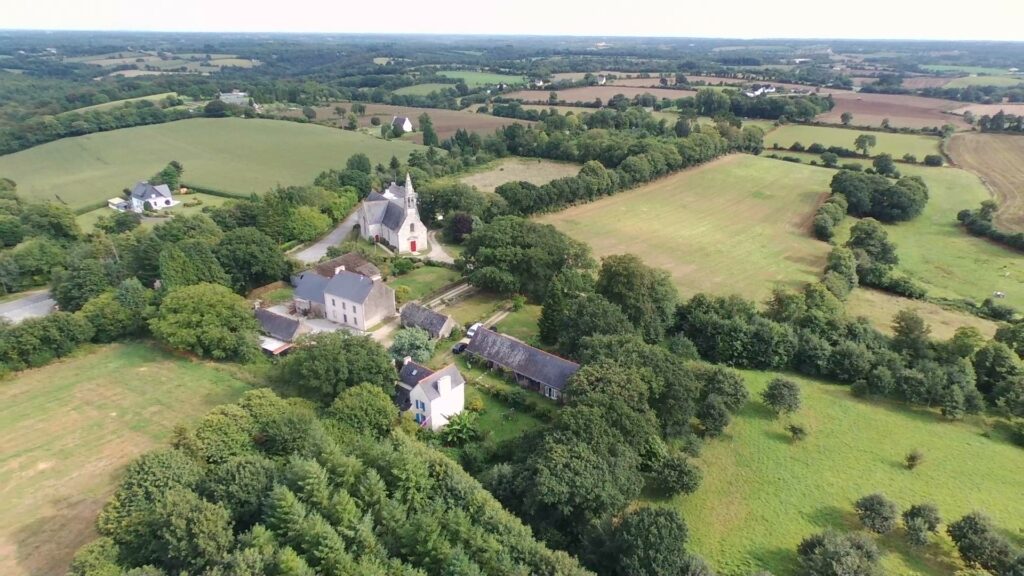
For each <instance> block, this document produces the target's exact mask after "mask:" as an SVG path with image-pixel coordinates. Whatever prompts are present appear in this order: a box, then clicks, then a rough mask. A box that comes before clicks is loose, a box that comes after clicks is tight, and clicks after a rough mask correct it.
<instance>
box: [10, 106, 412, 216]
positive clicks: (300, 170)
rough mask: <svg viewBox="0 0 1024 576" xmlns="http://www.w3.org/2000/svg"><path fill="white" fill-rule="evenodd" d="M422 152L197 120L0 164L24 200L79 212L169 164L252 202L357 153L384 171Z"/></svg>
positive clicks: (402, 145) (67, 142)
mask: <svg viewBox="0 0 1024 576" xmlns="http://www.w3.org/2000/svg"><path fill="white" fill-rule="evenodd" d="M419 148H420V147H419V146H418V145H416V144H411V143H409V142H402V141H396V140H391V141H386V140H382V139H379V138H373V137H369V136H365V135H362V134H356V133H353V132H349V131H345V130H338V129H334V128H327V127H324V126H317V125H313V124H298V123H295V122H283V121H278V120H243V119H241V118H217V119H214V118H197V119H192V120H181V121H178V122H170V123H167V124H157V125H152V126H140V127H136V128H125V129H123V130H113V131H110V132H100V133H96V134H90V135H87V136H78V137H75V138H64V139H62V140H57V141H55V142H50V143H48V144H43V145H41V146H36V147H34V148H30V149H28V150H23V151H21V152H17V153H15V154H8V155H6V156H0V175H3V177H6V178H10V179H12V180H14V181H15V182H17V183H18V192H19V194H21V195H22V196H23V197H24V198H27V199H29V200H37V201H42V200H54V199H57V198H59V199H61V200H63V201H64V202H65V203H67V204H68V205H69V206H70V207H71V208H73V209H77V208H82V207H85V206H88V205H90V204H94V203H97V202H102V201H105V200H106V199H107V198H111V197H114V196H119V195H120V194H121V190H122V189H123V188H125V187H130V186H131V185H132V184H134V183H135V182H136V181H138V180H143V179H146V178H149V177H150V176H152V175H153V174H155V173H156V172H157V171H159V170H160V169H161V168H163V167H164V166H166V165H167V163H168V162H170V161H171V160H177V161H178V162H181V163H182V164H183V165H184V166H185V176H184V178H183V181H184V182H186V183H188V184H190V185H193V186H199V187H202V188H210V189H214V190H223V191H226V192H232V193H237V194H240V195H248V194H250V193H253V192H256V193H261V192H265V191H266V190H269V189H270V188H273V187H274V186H276V185H278V184H281V185H290V184H310V183H312V181H313V179H314V178H315V177H316V175H317V174H319V173H320V172H321V171H323V170H326V169H328V168H337V167H343V166H344V165H345V160H346V159H347V158H348V157H349V156H350V155H352V154H354V153H356V152H362V153H365V154H366V155H367V156H369V157H370V160H371V161H372V162H374V163H377V162H385V163H386V162H387V161H388V160H389V159H390V158H391V156H392V155H397V156H399V157H402V158H404V157H406V156H408V155H409V153H410V152H412V151H413V150H416V149H419Z"/></svg>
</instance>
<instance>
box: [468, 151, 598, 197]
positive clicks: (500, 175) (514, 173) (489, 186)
mask: <svg viewBox="0 0 1024 576" xmlns="http://www.w3.org/2000/svg"><path fill="white" fill-rule="evenodd" d="M579 171H580V165H579V164H572V163H571V162H553V161H551V160H541V159H539V158H505V159H503V160H499V161H498V162H496V163H494V164H490V165H488V167H487V170H485V171H481V172H474V173H472V174H468V175H466V176H463V177H462V178H460V180H461V181H462V182H464V183H466V184H469V185H470V186H476V187H477V188H478V189H479V190H480V191H482V192H494V189H495V188H497V187H498V186H501V185H502V184H504V183H506V182H513V181H520V180H522V181H526V182H530V183H531V184H536V185H538V186H540V185H542V184H547V183H548V182H551V181H552V180H555V179H557V178H565V177H566V176H575V175H576V174H578V173H579Z"/></svg>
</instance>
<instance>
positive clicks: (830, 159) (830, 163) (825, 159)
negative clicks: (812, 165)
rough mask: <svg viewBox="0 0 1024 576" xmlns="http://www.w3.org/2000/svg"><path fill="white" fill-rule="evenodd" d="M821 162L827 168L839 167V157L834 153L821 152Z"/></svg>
mask: <svg viewBox="0 0 1024 576" xmlns="http://www.w3.org/2000/svg"><path fill="white" fill-rule="evenodd" d="M821 162H822V164H824V165H825V167H827V168H835V167H836V166H838V165H839V155H837V154H835V153H834V152H822V154H821Z"/></svg>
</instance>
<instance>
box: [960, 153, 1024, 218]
mask: <svg viewBox="0 0 1024 576" xmlns="http://www.w3.org/2000/svg"><path fill="white" fill-rule="evenodd" d="M947 150H948V151H949V155H950V157H951V158H952V159H953V161H954V162H956V163H957V164H958V165H960V166H962V167H964V168H966V169H967V170H970V171H971V172H974V173H975V174H977V175H978V176H979V177H980V178H981V179H982V181H984V182H985V184H986V185H987V186H988V187H989V188H990V189H991V190H992V195H993V197H994V198H993V199H994V200H995V201H996V203H997V204H999V211H998V212H996V217H995V221H996V223H997V224H998V225H999V226H1002V227H1004V228H1006V229H1007V230H1013V231H1017V232H1020V231H1024V162H1022V161H1021V159H1022V158H1024V138H1016V137H1014V136H1010V135H1003V134H973V133H972V134H956V135H954V136H953V138H951V139H950V141H949V145H948V147H947Z"/></svg>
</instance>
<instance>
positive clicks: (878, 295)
mask: <svg viewBox="0 0 1024 576" xmlns="http://www.w3.org/2000/svg"><path fill="white" fill-rule="evenodd" d="M907 308H909V309H911V310H914V311H916V312H917V313H918V314H920V315H921V317H922V318H924V320H925V322H927V323H928V325H929V326H930V327H931V329H932V334H931V336H932V338H934V339H937V340H947V339H949V337H950V336H952V335H953V333H954V332H956V329H957V328H960V327H961V326H973V327H975V328H977V329H978V330H979V331H980V332H981V333H982V334H984V335H985V337H986V338H991V337H992V336H993V335H995V333H996V323H995V322H992V321H991V320H985V319H984V318H979V317H977V316H974V315H971V314H967V313H964V312H958V311H956V310H946V309H945V308H942V307H941V306H938V305H937V304H932V303H930V302H923V301H921V300H910V299H909V298H902V297H900V296H896V295H893V294H889V293H886V292H882V291H879V290H873V289H871V288H864V287H861V288H858V289H856V290H854V291H853V293H852V294H850V297H849V298H848V299H847V300H846V312H847V313H848V314H850V315H851V316H864V317H865V318H867V319H868V320H870V321H871V324H872V325H873V326H875V327H877V328H878V329H880V330H881V331H882V332H885V333H886V334H892V318H893V316H895V315H896V313H897V312H899V311H900V310H904V309H907Z"/></svg>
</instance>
